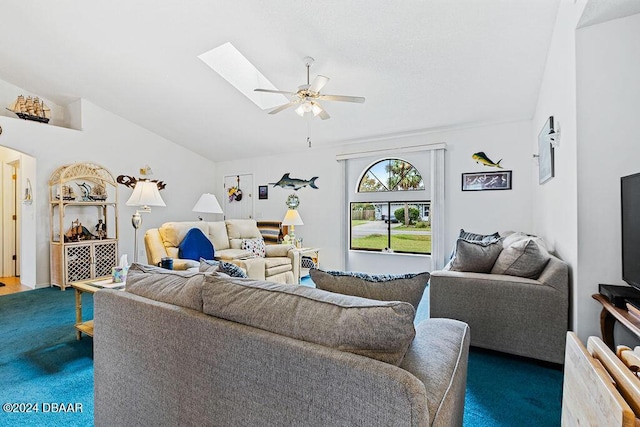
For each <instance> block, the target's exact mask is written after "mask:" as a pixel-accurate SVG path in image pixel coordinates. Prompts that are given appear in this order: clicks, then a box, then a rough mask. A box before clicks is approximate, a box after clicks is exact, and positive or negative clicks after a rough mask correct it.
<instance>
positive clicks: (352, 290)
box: [309, 268, 430, 311]
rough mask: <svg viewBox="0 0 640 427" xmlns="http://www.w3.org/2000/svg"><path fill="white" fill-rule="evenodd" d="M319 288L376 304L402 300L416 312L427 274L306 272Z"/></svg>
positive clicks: (425, 285) (312, 270)
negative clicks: (369, 300) (376, 302)
mask: <svg viewBox="0 0 640 427" xmlns="http://www.w3.org/2000/svg"><path fill="white" fill-rule="evenodd" d="M309 274H310V275H311V280H312V281H313V283H315V285H316V287H317V288H318V289H323V290H325V291H329V292H335V293H337V294H343V295H353V296H355V297H361V298H368V299H374V300H378V301H404V302H408V303H409V304H411V305H412V306H413V308H415V309H416V311H417V310H418V304H420V300H421V299H422V294H423V293H424V289H425V288H426V287H427V282H429V277H430V275H429V273H426V272H425V273H410V274H381V275H375V276H372V275H369V274H365V273H354V272H349V271H322V270H319V269H317V268H312V269H311V270H309Z"/></svg>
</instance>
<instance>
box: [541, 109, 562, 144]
mask: <svg viewBox="0 0 640 427" xmlns="http://www.w3.org/2000/svg"><path fill="white" fill-rule="evenodd" d="M546 131H547V133H546V134H545V135H544V139H545V140H546V141H547V142H549V143H550V144H551V146H552V147H553V148H554V149H555V148H558V147H559V146H560V123H558V121H557V120H554V117H553V116H550V117H549V121H548V128H547V129H546Z"/></svg>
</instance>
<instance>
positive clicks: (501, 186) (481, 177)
mask: <svg viewBox="0 0 640 427" xmlns="http://www.w3.org/2000/svg"><path fill="white" fill-rule="evenodd" d="M484 190H511V171H499V172H469V173H463V174H462V191H484Z"/></svg>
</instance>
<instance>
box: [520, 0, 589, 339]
mask: <svg viewBox="0 0 640 427" xmlns="http://www.w3.org/2000/svg"><path fill="white" fill-rule="evenodd" d="M585 4H586V0H581V1H579V2H578V3H576V4H573V3H571V2H560V6H559V9H558V15H557V17H556V25H555V30H554V34H553V37H552V41H551V45H550V47H549V54H548V56H547V64H546V68H545V73H544V77H543V81H542V84H541V86H540V94H539V97H538V103H537V106H536V112H535V115H534V117H533V120H532V129H531V151H532V152H533V153H537V152H538V133H539V132H540V130H541V129H542V127H543V126H544V124H545V122H546V121H547V119H548V118H549V116H554V120H555V121H556V123H557V124H559V125H560V129H561V139H560V146H559V147H558V149H556V150H555V153H554V155H555V159H554V162H555V177H554V178H552V179H551V180H549V181H547V182H545V183H544V184H542V185H539V184H538V168H537V164H535V167H534V168H533V170H532V173H531V176H530V185H531V187H532V212H533V216H532V221H533V227H532V231H533V234H536V235H538V236H541V237H543V238H544V239H545V240H546V241H547V242H549V243H550V245H551V246H552V247H553V248H554V249H555V251H556V252H557V254H558V256H559V257H560V258H562V259H563V260H564V261H566V262H567V263H569V265H570V266H571V269H572V271H571V278H572V281H571V289H573V290H576V289H577V285H576V284H577V283H578V281H577V279H578V272H577V271H576V268H575V266H577V265H578V226H577V224H578V193H577V172H576V171H577V143H576V141H577V136H576V135H577V125H576V58H575V31H576V25H577V23H578V21H579V19H580V16H581V15H582V11H583V9H584V7H585ZM577 295H578V292H572V307H573V311H572V318H571V324H572V325H573V329H574V330H577V326H578V313H579V312H580V311H581V310H582V306H581V305H579V304H577V301H578V300H577Z"/></svg>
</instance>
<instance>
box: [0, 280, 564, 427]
mask: <svg viewBox="0 0 640 427" xmlns="http://www.w3.org/2000/svg"><path fill="white" fill-rule="evenodd" d="M304 284H306V285H311V286H313V284H312V283H309V281H308V279H307V280H305V281H304ZM424 305H425V306H427V304H424ZM74 307H75V302H74V293H73V291H72V290H67V291H65V292H62V291H60V290H59V289H57V288H55V289H54V288H44V289H38V290H35V291H27V292H21V293H18V294H12V295H6V296H2V297H0V331H1V335H0V336H1V339H0V403H2V404H4V403H27V404H35V403H37V404H39V408H40V411H39V412H37V413H26V414H18V413H6V412H4V411H2V412H0V426H27V425H28V426H58V425H65V426H91V425H92V424H93V363H92V357H93V356H92V339H91V338H88V337H83V339H82V340H80V341H77V340H76V338H75V330H74V328H73V323H74V321H75V309H74ZM422 307H423V304H421V307H420V308H421V309H422ZM418 311H419V312H418V316H417V318H419V319H421V318H424V317H425V315H427V314H428V313H425V312H424V311H423V310H418ZM83 314H84V317H85V319H88V318H91V317H92V314H93V298H92V296H91V295H86V294H85V295H84V296H83ZM561 396H562V372H561V371H559V370H557V369H553V368H549V367H546V366H543V365H541V364H539V363H536V362H532V361H529V360H525V359H521V358H516V357H510V356H507V355H503V354H499V353H493V352H486V351H481V350H476V349H472V351H471V353H470V355H469V372H468V379H467V396H466V404H465V413H464V426H465V427H471V426H473V427H502V426H523V425H532V426H533V425H535V426H538V427H543V426H558V425H560V408H561ZM61 403H62V404H65V405H68V404H69V403H72V404H81V405H82V412H81V413H69V412H67V413H61V412H53V411H52V409H53V407H54V405H53V404H61ZM43 404H48V407H47V406H46V405H45V406H43ZM43 409H44V410H47V409H49V411H48V412H43Z"/></svg>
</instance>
